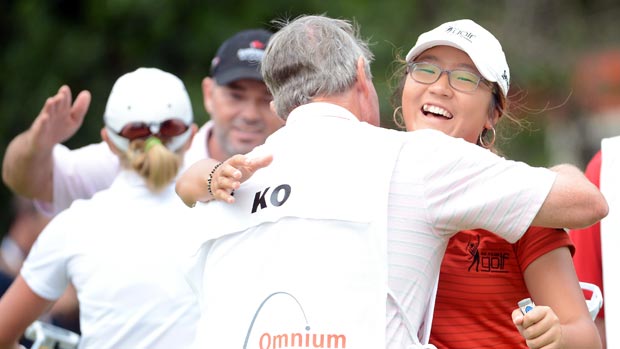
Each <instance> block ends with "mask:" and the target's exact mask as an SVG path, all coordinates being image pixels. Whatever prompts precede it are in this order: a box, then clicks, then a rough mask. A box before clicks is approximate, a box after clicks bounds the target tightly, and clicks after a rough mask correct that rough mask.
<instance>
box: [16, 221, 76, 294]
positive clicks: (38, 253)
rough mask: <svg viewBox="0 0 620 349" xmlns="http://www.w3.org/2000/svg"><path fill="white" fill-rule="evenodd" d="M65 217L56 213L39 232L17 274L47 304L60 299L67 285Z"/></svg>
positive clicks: (67, 257) (67, 256) (66, 227)
mask: <svg viewBox="0 0 620 349" xmlns="http://www.w3.org/2000/svg"><path fill="white" fill-rule="evenodd" d="M67 213H68V212H62V213H60V214H59V215H58V216H56V217H55V218H54V219H52V220H51V221H50V222H49V223H48V225H47V226H46V227H45V229H43V231H42V232H41V234H39V237H38V238H37V240H36V241H35V243H34V245H33V246H32V249H31V250H30V252H29V253H28V257H27V258H26V260H25V261H24V264H23V265H22V269H21V271H20V274H21V276H22V277H23V278H24V280H25V281H26V283H27V284H28V286H29V287H30V288H31V289H32V290H33V291H34V292H35V293H36V294H37V295H39V296H41V297H43V298H45V299H47V300H51V301H53V300H57V299H58V298H60V296H61V295H62V294H63V293H64V291H65V289H66V288H67V285H68V284H69V277H68V273H67V262H68V260H69V255H68V252H67V249H66V242H67V241H66V240H67V237H66V236H67V229H68V228H69V226H67V224H66V222H70V220H67V219H64V218H65V217H64V215H66V214H67ZM74 218H75V217H74ZM63 222H64V223H63Z"/></svg>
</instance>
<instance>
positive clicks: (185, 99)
mask: <svg viewBox="0 0 620 349" xmlns="http://www.w3.org/2000/svg"><path fill="white" fill-rule="evenodd" d="M168 119H180V120H182V121H183V122H185V124H186V125H191V123H192V122H193V120H194V116H193V113H192V104H191V102H190V99H189V95H188V93H187V90H186V89H185V85H184V84H183V82H182V81H181V79H179V78H178V77H176V76H175V75H173V74H170V73H168V72H165V71H162V70H160V69H157V68H138V69H137V70H135V71H133V72H131V73H127V74H125V75H123V76H121V77H120V78H118V80H116V82H115V83H114V86H113V87H112V92H110V96H109V97H108V103H107V105H106V108H105V112H104V115H103V121H104V123H105V125H106V127H107V128H108V129H109V130H111V131H112V132H108V135H109V136H110V139H111V140H112V142H114V144H115V145H116V147H118V148H119V149H121V150H123V151H126V150H127V149H128V148H129V140H128V139H127V138H124V137H122V136H120V135H119V134H118V133H119V132H120V131H121V130H122V129H123V127H124V126H125V125H127V124H129V123H133V122H144V123H146V124H157V123H161V122H162V121H165V120H168ZM191 132H192V131H191V127H190V128H188V129H187V131H186V132H184V133H183V134H181V135H179V136H175V137H172V139H170V140H169V141H168V142H166V144H165V145H166V147H167V148H168V149H170V150H171V151H176V150H178V149H180V148H181V147H182V146H183V144H185V142H186V141H187V139H188V138H189V136H190V135H191Z"/></svg>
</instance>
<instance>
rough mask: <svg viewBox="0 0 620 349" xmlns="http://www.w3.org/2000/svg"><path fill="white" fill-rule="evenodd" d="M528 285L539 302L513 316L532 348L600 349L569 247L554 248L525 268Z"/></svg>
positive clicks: (533, 296) (531, 293)
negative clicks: (526, 310)
mask: <svg viewBox="0 0 620 349" xmlns="http://www.w3.org/2000/svg"><path fill="white" fill-rule="evenodd" d="M524 279H525V283H526V285H527V288H528V290H529V292H530V295H531V296H532V299H533V300H534V303H535V304H536V305H537V306H536V308H534V310H532V311H530V312H529V313H527V316H523V315H521V314H520V311H519V310H518V309H516V310H515V311H514V312H513V314H512V318H513V321H514V322H515V324H516V325H517V328H518V329H519V332H520V333H521V334H522V335H523V337H524V338H525V339H526V343H527V345H528V346H529V347H530V348H562V349H569V348H591V349H596V348H601V347H602V346H601V340H600V337H599V335H598V331H597V329H596V326H595V324H594V321H592V318H591V317H590V313H589V312H588V308H587V306H586V303H585V298H584V296H583V291H582V290H581V287H580V286H579V280H578V279H577V275H576V273H575V268H574V267H573V263H572V258H571V254H570V251H569V249H568V248H566V247H562V248H557V249H555V250H552V251H550V252H548V253H546V254H544V255H542V256H540V257H539V258H537V259H536V260H535V261H533V262H532V263H530V265H529V266H528V267H527V268H526V269H525V272H524Z"/></svg>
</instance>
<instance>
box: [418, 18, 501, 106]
mask: <svg viewBox="0 0 620 349" xmlns="http://www.w3.org/2000/svg"><path fill="white" fill-rule="evenodd" d="M442 45H445V46H452V47H455V48H458V49H459V50H462V51H464V52H465V53H467V55H469V57H470V58H471V60H472V61H473V62H474V64H475V65H476V68H478V71H480V74H482V76H483V77H484V78H485V79H487V80H488V81H491V82H496V83H497V84H498V85H499V87H500V88H501V90H502V93H503V94H504V96H507V95H508V89H509V87H510V69H509V68H508V63H507V62H506V56H505V55H504V51H503V50H502V45H501V44H500V43H499V41H497V39H496V38H495V36H493V34H491V33H490V32H489V31H488V30H486V29H484V28H483V27H481V26H480V25H478V24H477V23H476V22H474V21H472V20H470V19H461V20H457V21H453V22H446V23H444V24H442V25H440V26H439V27H437V28H435V29H433V30H431V31H428V32H426V33H423V34H421V35H420V36H419V37H418V41H417V42H416V44H415V46H413V48H412V49H411V50H410V51H409V53H408V54H407V58H406V59H407V62H410V61H411V60H413V59H415V58H416V57H417V56H419V55H420V54H421V53H422V52H424V51H425V50H427V49H429V48H431V47H434V46H442Z"/></svg>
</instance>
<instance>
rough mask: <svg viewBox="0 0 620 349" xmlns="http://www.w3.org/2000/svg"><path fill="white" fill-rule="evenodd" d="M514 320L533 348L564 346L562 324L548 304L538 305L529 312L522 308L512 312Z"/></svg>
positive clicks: (546, 348)
mask: <svg viewBox="0 0 620 349" xmlns="http://www.w3.org/2000/svg"><path fill="white" fill-rule="evenodd" d="M512 321H513V322H514V324H515V326H517V329H518V330H519V333H521V335H522V336H523V338H524V339H525V343H526V344H527V346H528V348H531V349H559V348H563V346H562V325H561V324H560V319H559V318H558V316H557V315H556V314H555V312H554V311H553V310H552V309H551V308H550V307H548V306H544V305H537V306H536V307H534V308H533V309H532V310H530V311H529V312H528V313H527V314H523V313H522V311H521V309H515V310H514V311H513V312H512Z"/></svg>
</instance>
